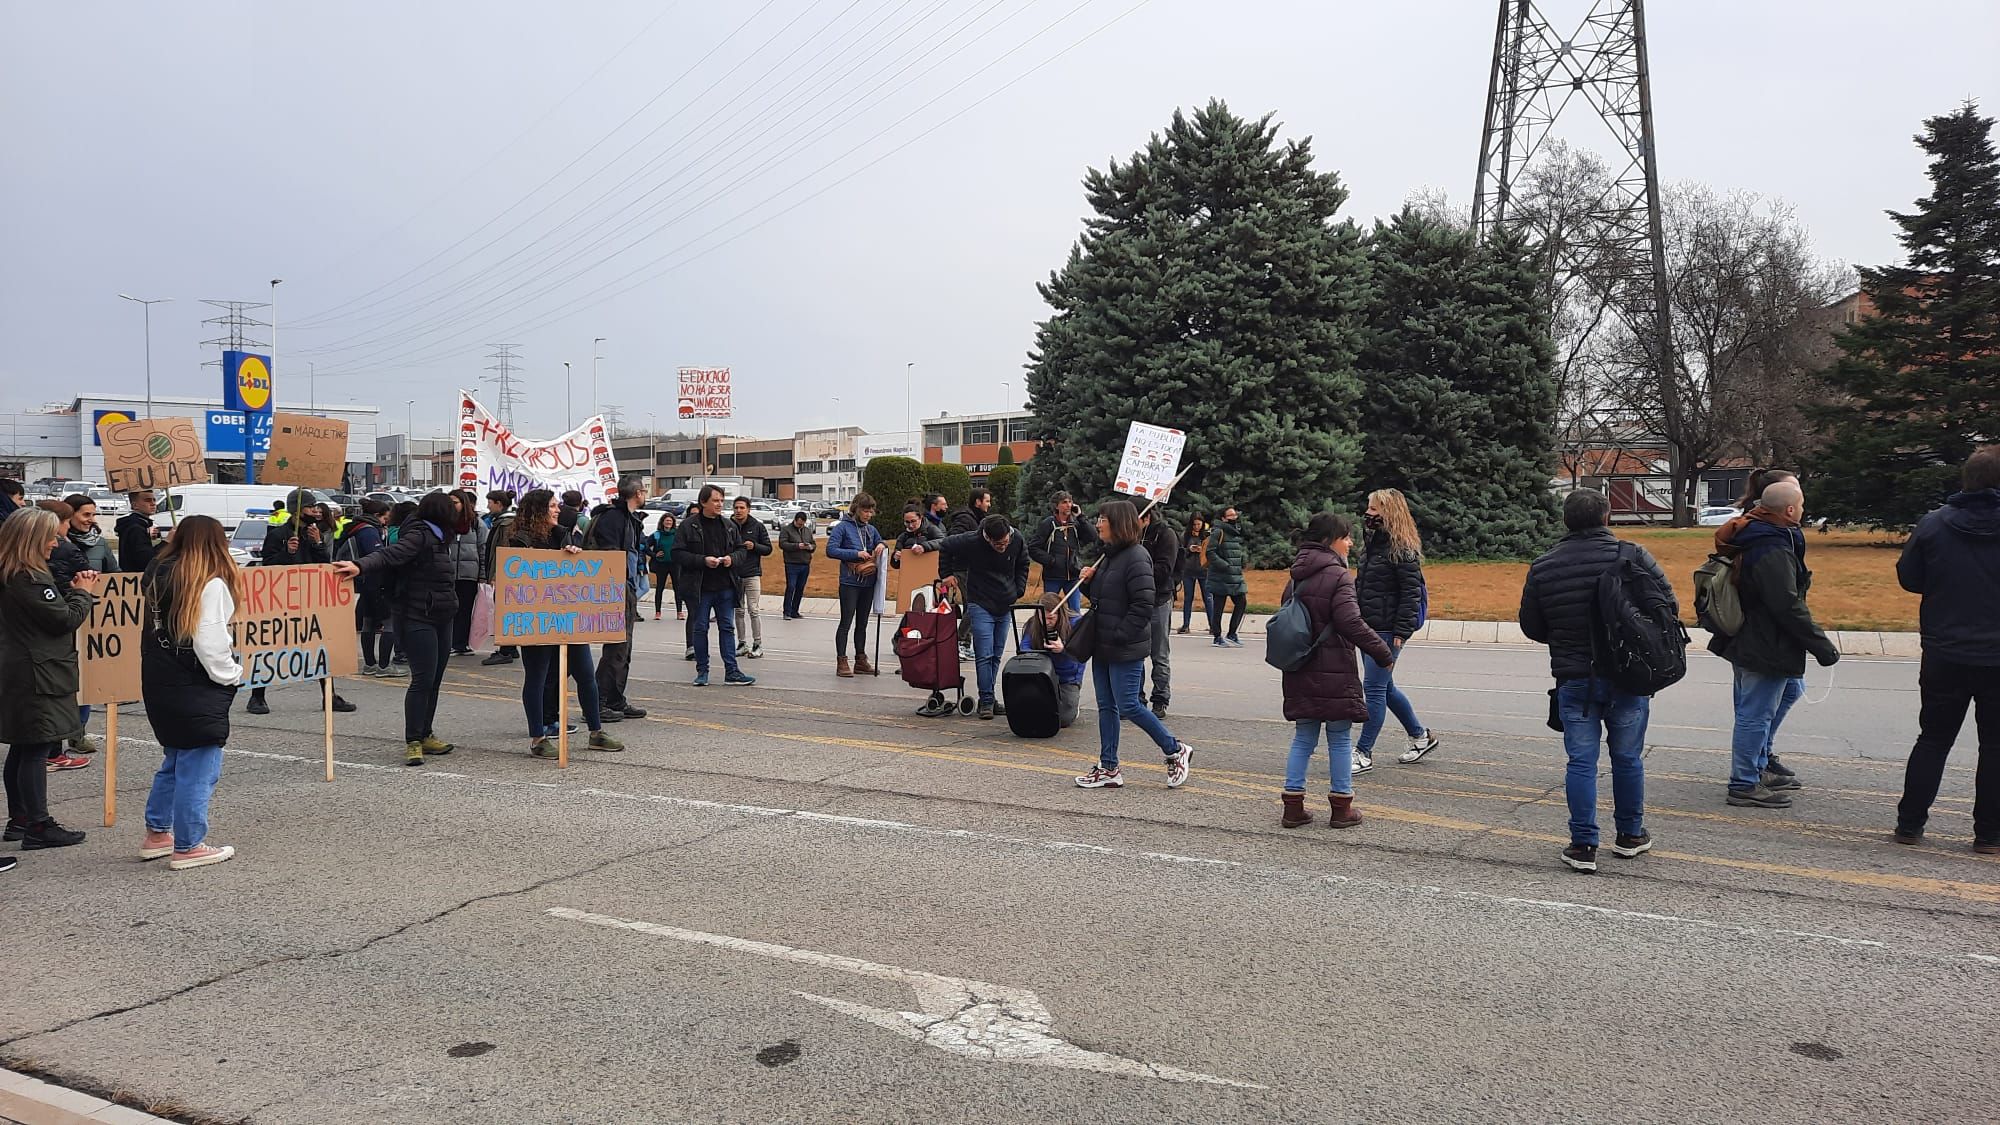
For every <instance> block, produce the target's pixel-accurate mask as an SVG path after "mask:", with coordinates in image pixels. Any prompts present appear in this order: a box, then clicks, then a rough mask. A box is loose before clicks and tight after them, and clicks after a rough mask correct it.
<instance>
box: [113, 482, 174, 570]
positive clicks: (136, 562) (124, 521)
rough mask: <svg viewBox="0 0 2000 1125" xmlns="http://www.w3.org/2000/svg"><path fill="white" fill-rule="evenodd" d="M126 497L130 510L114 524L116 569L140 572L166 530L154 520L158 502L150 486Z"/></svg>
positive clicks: (158, 547) (151, 557) (151, 558)
mask: <svg viewBox="0 0 2000 1125" xmlns="http://www.w3.org/2000/svg"><path fill="white" fill-rule="evenodd" d="M125 499H126V501H127V502H128V503H130V504H131V505H132V510H131V511H129V512H127V513H125V514H124V515H122V516H120V517H118V522H117V524H115V525H114V530H115V531H116V532H117V533H118V569H119V570H121V571H124V572H126V573H128V574H141V573H144V571H145V569H146V566H147V564H149V563H151V562H152V561H153V554H154V552H156V551H158V550H159V549H160V544H161V542H162V541H163V540H165V538H166V533H165V529H164V528H162V527H160V525H158V524H156V523H154V522H153V513H155V512H157V511H159V510H160V501H159V498H158V497H157V496H155V495H153V491H152V489H143V490H141V491H138V492H134V493H132V494H131V495H129V496H127V497H126V498H125Z"/></svg>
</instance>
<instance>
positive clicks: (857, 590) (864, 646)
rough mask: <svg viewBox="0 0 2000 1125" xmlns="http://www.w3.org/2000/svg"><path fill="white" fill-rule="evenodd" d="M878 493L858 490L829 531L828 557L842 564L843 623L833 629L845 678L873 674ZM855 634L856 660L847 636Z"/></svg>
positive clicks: (837, 667) (837, 668)
mask: <svg viewBox="0 0 2000 1125" xmlns="http://www.w3.org/2000/svg"><path fill="white" fill-rule="evenodd" d="M874 519H875V497H873V496H871V495H869V494H868V493H866V492H857V493H855V494H854V499H853V500H851V501H849V502H848V505H847V512H846V514H844V515H842V516H841V517H840V521H839V522H838V523H835V524H834V525H833V530H831V531H829V532H827V536H826V557H827V558H830V559H832V560H834V562H836V563H838V564H839V566H840V625H839V626H838V627H837V628H835V629H834V632H833V650H834V672H833V674H834V675H836V676H840V677H842V678H843V679H850V680H851V679H853V678H854V677H855V676H872V675H874V674H875V666H874V665H872V664H870V663H868V615H869V613H870V612H871V611H872V610H873V609H874V605H875V571H876V568H877V565H878V564H877V561H876V559H877V553H878V552H879V551H880V550H881V547H882V533H881V532H879V531H877V530H875V524H874V522H873V521H874ZM850 632H851V633H852V636H853V638H854V663H853V664H849V663H848V662H847V639H848V636H849V634H850Z"/></svg>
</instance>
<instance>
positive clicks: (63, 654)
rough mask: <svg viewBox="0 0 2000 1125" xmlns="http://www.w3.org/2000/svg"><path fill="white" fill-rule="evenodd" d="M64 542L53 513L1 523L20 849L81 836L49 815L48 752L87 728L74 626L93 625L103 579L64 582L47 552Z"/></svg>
mask: <svg viewBox="0 0 2000 1125" xmlns="http://www.w3.org/2000/svg"><path fill="white" fill-rule="evenodd" d="M62 541H63V532H62V521H61V520H59V519H57V518H56V516H55V514H54V513H53V512H49V511H46V510H43V509H39V508H22V509H18V510H16V511H14V512H13V513H12V514H10V515H9V516H8V517H7V520H6V522H5V523H0V684H5V685H6V689H5V690H4V691H0V742H4V743H6V744H7V765H6V770H5V784H6V789H7V831H6V838H7V839H8V840H19V841H21V850H22V851H34V850H37V849H40V848H65V847H69V846H71V845H73V844H81V843H82V842H83V833H81V832H74V831H71V830H70V829H67V828H64V827H63V826H62V825H60V824H58V823H56V819H55V818H54V817H52V816H50V815H49V790H48V774H49V773H50V772H51V767H50V765H49V759H50V755H51V754H54V753H58V752H60V751H61V749H62V744H63V742H64V741H65V740H67V739H72V738H75V737H76V736H77V734H78V733H79V732H80V731H81V730H82V728H83V722H82V720H81V719H80V718H79V717H78V711H77V703H76V695H77V692H78V691H79V690H81V687H82V680H81V670H80V666H79V665H78V662H77V655H76V632H77V629H79V628H80V627H82V625H83V624H84V623H85V622H87V621H89V620H90V607H91V606H92V605H93V604H95V602H96V598H95V596H94V595H93V594H92V593H91V589H92V587H93V586H94V585H95V584H96V582H97V573H96V572H95V571H91V570H78V571H75V572H74V573H72V574H70V575H69V576H68V577H67V579H66V580H65V581H63V582H62V583H61V584H60V585H58V584H57V580H56V576H55V574H54V573H53V572H52V571H51V570H50V569H49V556H50V553H51V552H53V551H54V550H55V548H56V544H58V543H60V542H62Z"/></svg>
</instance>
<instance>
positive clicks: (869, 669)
mask: <svg viewBox="0 0 2000 1125" xmlns="http://www.w3.org/2000/svg"><path fill="white" fill-rule="evenodd" d="M854 674H855V675H857V676H872V675H874V674H875V666H874V665H873V664H870V663H868V658H867V657H865V656H856V657H855V658H854Z"/></svg>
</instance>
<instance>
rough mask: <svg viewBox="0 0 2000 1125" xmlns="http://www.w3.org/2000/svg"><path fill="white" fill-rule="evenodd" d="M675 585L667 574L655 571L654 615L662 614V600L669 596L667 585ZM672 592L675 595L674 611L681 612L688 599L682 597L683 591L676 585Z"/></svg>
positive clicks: (685, 606)
mask: <svg viewBox="0 0 2000 1125" xmlns="http://www.w3.org/2000/svg"><path fill="white" fill-rule="evenodd" d="M673 585H674V584H673V582H672V581H671V580H669V579H668V578H667V576H666V575H664V574H661V573H660V572H659V571H657V570H656V571H654V572H653V616H654V617H658V616H659V615H660V602H661V601H662V600H664V599H665V598H666V596H667V593H668V590H667V587H669V586H673ZM672 593H673V595H674V612H675V613H679V612H680V611H681V610H683V609H686V608H687V601H686V599H684V598H682V597H681V592H680V589H679V587H675V588H674V590H673V591H672Z"/></svg>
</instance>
